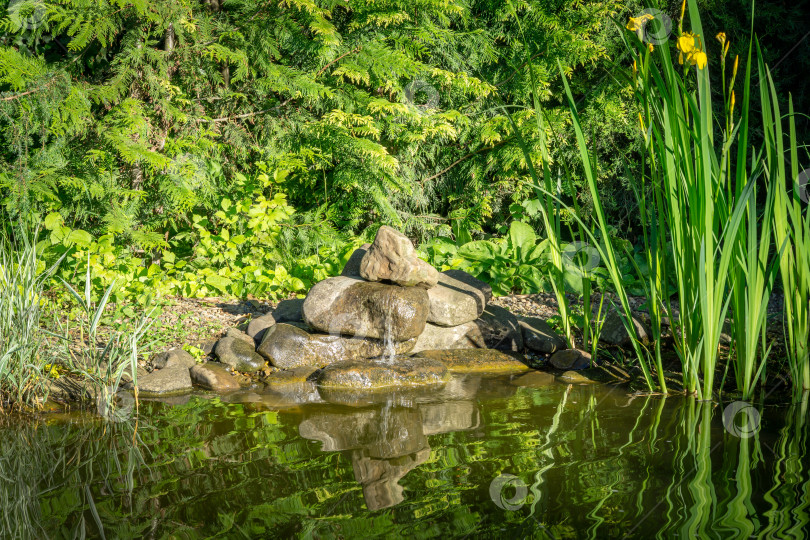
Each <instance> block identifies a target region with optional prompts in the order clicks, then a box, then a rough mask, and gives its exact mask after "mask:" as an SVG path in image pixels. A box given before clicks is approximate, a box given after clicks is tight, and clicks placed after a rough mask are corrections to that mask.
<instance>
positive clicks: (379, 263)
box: [360, 225, 439, 289]
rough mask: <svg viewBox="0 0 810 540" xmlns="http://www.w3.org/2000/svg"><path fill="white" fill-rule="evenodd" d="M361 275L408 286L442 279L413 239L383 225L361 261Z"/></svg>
mask: <svg viewBox="0 0 810 540" xmlns="http://www.w3.org/2000/svg"><path fill="white" fill-rule="evenodd" d="M360 276H362V277H363V278H364V279H367V280H369V281H382V280H387V281H393V282H394V283H396V284H397V285H402V286H405V287H414V286H416V287H423V288H426V289H429V288H430V287H433V286H435V285H436V283H437V282H438V280H439V272H438V270H436V269H435V268H433V267H432V266H431V265H430V264H428V263H427V262H425V261H423V260H422V259H420V258H419V257H417V256H416V250H415V249H414V247H413V244H412V243H411V241H410V239H408V237H407V236H405V235H404V234H402V233H401V232H399V231H397V230H396V229H393V228H391V227H388V226H387V225H383V226H382V227H380V229H379V230H378V231H377V236H376V237H374V242H373V243H372V244H371V246H370V247H369V248H368V253H366V254H365V256H364V257H363V260H362V261H361V262H360Z"/></svg>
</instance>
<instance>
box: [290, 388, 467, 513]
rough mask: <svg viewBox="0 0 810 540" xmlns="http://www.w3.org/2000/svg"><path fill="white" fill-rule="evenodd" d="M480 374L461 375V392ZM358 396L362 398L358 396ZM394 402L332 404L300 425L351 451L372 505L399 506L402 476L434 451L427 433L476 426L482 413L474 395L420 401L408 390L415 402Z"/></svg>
mask: <svg viewBox="0 0 810 540" xmlns="http://www.w3.org/2000/svg"><path fill="white" fill-rule="evenodd" d="M465 383H466V386H467V388H469V386H470V385H473V386H475V387H477V386H478V383H479V379H477V378H467V379H466V380H462V381H457V385H454V386H459V387H461V388H458V387H454V386H451V389H450V392H452V393H456V392H457V391H458V390H461V389H463V388H464V387H465ZM354 399H357V398H354ZM389 399H391V402H389V403H387V404H385V405H377V406H373V407H369V408H364V409H359V410H347V411H341V412H339V413H335V412H329V410H328V409H327V410H316V411H312V412H307V413H306V414H305V418H304V420H302V421H301V424H300V425H299V426H298V432H299V433H300V435H301V436H302V437H304V438H306V439H310V440H314V441H319V442H320V443H321V450H323V451H324V452H346V453H347V455H348V456H349V458H350V459H351V463H352V468H353V470H354V476H355V479H356V480H357V482H358V483H359V484H360V485H361V486H362V487H363V497H364V499H365V502H366V507H367V508H368V509H369V510H380V509H382V508H387V507H389V506H394V505H396V504H399V503H400V502H402V501H403V500H404V498H405V496H404V494H403V488H402V486H401V485H400V484H399V481H400V479H401V478H402V477H403V476H405V475H406V474H407V473H408V472H410V471H411V470H413V469H414V468H416V467H418V466H419V465H421V464H422V463H424V462H425V461H427V459H428V458H429V457H430V444H429V443H428V438H427V436H428V435H437V434H441V433H449V432H452V431H461V430H469V429H474V428H476V427H478V426H479V424H480V421H481V420H480V415H479V413H478V408H477V407H476V404H475V402H474V401H446V402H437V403H418V402H417V401H415V400H414V396H409V398H408V402H410V403H411V404H412V406H411V407H405V406H402V405H401V402H402V400H400V399H397V397H391V398H389Z"/></svg>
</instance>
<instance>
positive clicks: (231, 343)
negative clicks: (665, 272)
mask: <svg viewBox="0 0 810 540" xmlns="http://www.w3.org/2000/svg"><path fill="white" fill-rule="evenodd" d="M491 298H492V289H491V287H490V286H489V285H487V284H486V283H484V282H483V281H480V280H478V279H476V278H474V277H473V276H471V275H469V274H467V273H466V272H463V271H461V270H448V271H446V272H441V273H440V272H438V271H437V270H436V269H435V268H433V267H432V266H431V265H430V264H428V263H427V262H425V261H423V260H421V259H419V258H418V257H417V255H416V250H415V249H414V247H413V244H412V243H411V241H410V240H409V239H408V238H407V237H406V236H405V235H403V234H402V233H400V232H398V231H396V230H395V229H392V228H391V227H387V226H383V227H380V229H379V231H378V232H377V236H376V237H375V239H374V242H373V243H372V244H370V245H369V244H365V245H364V246H362V247H361V248H359V249H357V250H356V251H355V252H354V253H353V254H352V255H351V257H350V259H349V260H348V262H347V263H346V266H345V268H344V269H343V272H342V274H341V275H340V276H337V277H333V278H329V279H325V280H323V281H321V282H319V283H317V284H315V285H314V286H313V287H312V289H311V290H310V292H309V294H308V295H307V297H306V299H303V300H301V299H297V300H285V301H283V302H281V303H279V305H278V307H277V308H276V309H275V310H274V311H273V312H272V313H268V314H266V315H264V316H262V317H259V318H257V319H254V320H253V321H251V323H250V324H249V326H248V328H247V334H244V333H241V332H239V331H236V330H233V329H232V330H230V331H229V333H228V334H227V335H226V336H225V337H224V338H222V339H221V340H220V341H219V342H218V343H217V345H216V347H215V348H214V354H216V356H217V357H218V358H219V359H220V362H222V363H224V364H228V365H229V366H230V367H232V368H233V369H234V370H236V371H240V372H256V371H259V370H262V369H263V368H264V363H265V361H267V362H268V363H269V364H270V365H271V366H273V367H274V368H278V369H280V370H287V371H303V372H305V373H311V372H312V371H314V370H315V369H320V368H325V369H323V370H322V371H321V374H320V379H319V384H320V385H326V386H334V387H341V386H346V387H357V386H365V387H373V386H391V385H397V384H417V383H433V382H441V381H443V380H445V379H446V375H447V372H463V371H474V370H478V371H482V370H491V371H498V370H501V369H508V368H509V367H515V366H522V365H521V364H520V362H519V361H518V360H515V358H514V357H513V356H514V355H513V356H509V355H507V354H500V353H496V352H494V351H493V349H494V350H497V351H503V352H506V353H522V352H525V351H532V352H536V353H542V354H552V353H555V352H557V351H559V350H561V349H564V348H565V341H564V340H563V339H561V338H560V337H559V336H557V335H556V334H555V333H554V332H553V331H552V330H551V328H549V326H548V325H547V324H546V323H545V322H544V321H543V320H541V319H538V318H534V317H516V316H515V315H513V314H512V313H510V312H509V311H507V310H506V309H504V308H502V307H498V306H495V305H490V304H489V301H490V299H491ZM254 345H256V346H255V347H254ZM458 349H470V351H468V352H465V353H464V354H458V353H440V352H439V351H453V350H458ZM476 349H477V350H478V351H476ZM382 358H384V359H385V360H386V361H382V360H380V359H382ZM209 364H210V363H209ZM523 367H525V366H523ZM196 371H197V372H198V373H196V374H195V373H192V377H195V375H196V378H195V379H194V380H195V382H197V381H200V382H199V383H198V384H200V385H201V386H203V387H207V388H210V389H213V390H216V389H217V388H216V385H215V384H210V383H207V382H206V381H207V380H208V379H206V378H205V377H204V376H203V374H202V373H199V372H200V371H202V370H201V369H200V368H199V367H198V368H197V370H196ZM215 375H217V376H218V375H221V374H219V373H217V374H215ZM217 376H214V375H212V376H211V377H209V378H210V379H216V378H219V379H222V377H217Z"/></svg>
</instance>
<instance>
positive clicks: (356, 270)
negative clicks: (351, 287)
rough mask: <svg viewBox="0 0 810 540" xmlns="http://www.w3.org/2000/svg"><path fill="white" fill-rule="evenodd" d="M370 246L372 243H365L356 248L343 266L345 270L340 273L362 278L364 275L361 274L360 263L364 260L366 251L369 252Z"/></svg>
mask: <svg viewBox="0 0 810 540" xmlns="http://www.w3.org/2000/svg"><path fill="white" fill-rule="evenodd" d="M370 247H371V244H363V245H362V246H360V247H359V248H357V249H355V250H354V251H353V252H352V254H351V256H350V257H349V260H348V261H346V264H345V265H344V266H343V271H342V272H341V273H340V275H341V276H347V277H353V278H362V277H363V276H361V275H360V263H361V262H362V261H363V257H365V256H366V253H368V248H370Z"/></svg>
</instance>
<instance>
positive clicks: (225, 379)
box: [189, 362, 241, 392]
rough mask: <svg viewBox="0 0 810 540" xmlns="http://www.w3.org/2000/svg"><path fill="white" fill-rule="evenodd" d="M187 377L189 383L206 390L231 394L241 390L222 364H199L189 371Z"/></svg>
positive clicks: (234, 378)
mask: <svg viewBox="0 0 810 540" xmlns="http://www.w3.org/2000/svg"><path fill="white" fill-rule="evenodd" d="M189 375H190V376H191V382H193V383H194V384H195V385H197V386H199V387H201V388H205V389H206V390H213V391H214V392H231V391H233V390H239V389H240V388H241V386H240V385H239V382H238V381H237V380H236V377H234V376H233V375H231V374H230V373H229V372H228V369H227V368H226V367H225V366H224V365H223V364H217V363H214V362H206V363H205V364H199V365H196V366H194V367H193V368H191V369H190V370H189Z"/></svg>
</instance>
